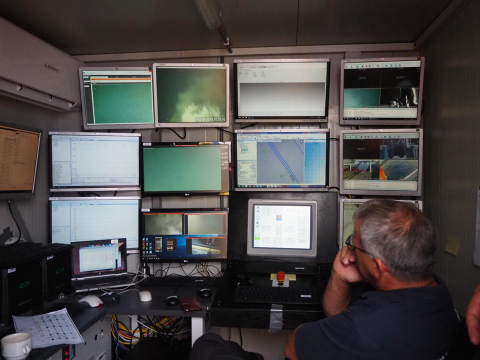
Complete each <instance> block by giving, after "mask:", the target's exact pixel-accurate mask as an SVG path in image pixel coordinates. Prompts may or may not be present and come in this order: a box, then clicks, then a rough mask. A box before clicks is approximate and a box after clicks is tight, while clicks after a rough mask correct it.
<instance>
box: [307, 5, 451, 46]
mask: <svg viewBox="0 0 480 360" xmlns="http://www.w3.org/2000/svg"><path fill="white" fill-rule="evenodd" d="M450 3H451V0H435V1H425V0H423V1H419V0H402V1H393V0H369V1H354V0H321V1H319V0H300V1H299V23H298V42H297V45H317V44H322V45H331V44H367V43H396V42H414V41H415V40H416V39H417V38H418V36H420V34H421V33H422V32H423V31H424V30H425V29H426V28H427V27H428V26H429V25H430V24H431V23H432V22H433V20H435V18H436V17H437V16H438V15H440V13H441V12H442V11H443V10H444V8H445V7H446V6H447V5H448V4H450Z"/></svg>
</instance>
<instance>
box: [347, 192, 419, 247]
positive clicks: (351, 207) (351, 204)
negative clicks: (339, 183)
mask: <svg viewBox="0 0 480 360" xmlns="http://www.w3.org/2000/svg"><path fill="white" fill-rule="evenodd" d="M370 200H373V199H341V200H340V241H339V244H340V247H344V246H345V240H347V238H348V237H349V236H350V235H352V234H353V228H354V223H353V214H354V213H355V211H356V210H357V208H358V207H359V206H360V205H362V204H364V203H366V202H367V201H370ZM391 200H393V199H391ZM396 201H403V202H409V203H412V204H414V205H415V206H417V207H418V209H419V210H420V211H422V210H423V204H422V202H421V201H419V200H396Z"/></svg>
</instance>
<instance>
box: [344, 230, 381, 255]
mask: <svg viewBox="0 0 480 360" xmlns="http://www.w3.org/2000/svg"><path fill="white" fill-rule="evenodd" d="M352 237H353V234H352V235H350V236H349V237H348V238H347V240H345V245H347V247H348V250H351V251H355V250H360V251H363V252H364V253H365V254H367V255H368V256H370V257H371V258H372V259H373V258H374V257H375V256H374V255H373V254H370V253H369V252H368V251H365V250H363V249H362V248H359V247H358V246H355V245H353V244H352Z"/></svg>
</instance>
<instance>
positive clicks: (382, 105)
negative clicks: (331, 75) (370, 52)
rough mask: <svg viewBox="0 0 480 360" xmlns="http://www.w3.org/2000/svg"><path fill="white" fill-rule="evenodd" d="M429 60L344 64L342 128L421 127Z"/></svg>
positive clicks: (353, 61) (391, 60) (341, 90)
mask: <svg viewBox="0 0 480 360" xmlns="http://www.w3.org/2000/svg"><path fill="white" fill-rule="evenodd" d="M424 64H425V59H424V58H423V57H418V58H382V59H361V60H342V63H341V76H340V77H341V83H340V86H341V89H340V124H341V125H419V124H420V118H421V113H422V91H423V71H424Z"/></svg>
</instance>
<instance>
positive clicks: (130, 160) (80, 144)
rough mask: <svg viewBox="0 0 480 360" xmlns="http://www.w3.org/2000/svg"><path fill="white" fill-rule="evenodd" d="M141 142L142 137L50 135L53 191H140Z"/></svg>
mask: <svg viewBox="0 0 480 360" xmlns="http://www.w3.org/2000/svg"><path fill="white" fill-rule="evenodd" d="M140 140H141V135H140V134H113V133H62V132H50V133H49V150H50V191H52V192H58V191H118V190H140V156H141V153H140V146H141V143H140Z"/></svg>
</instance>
